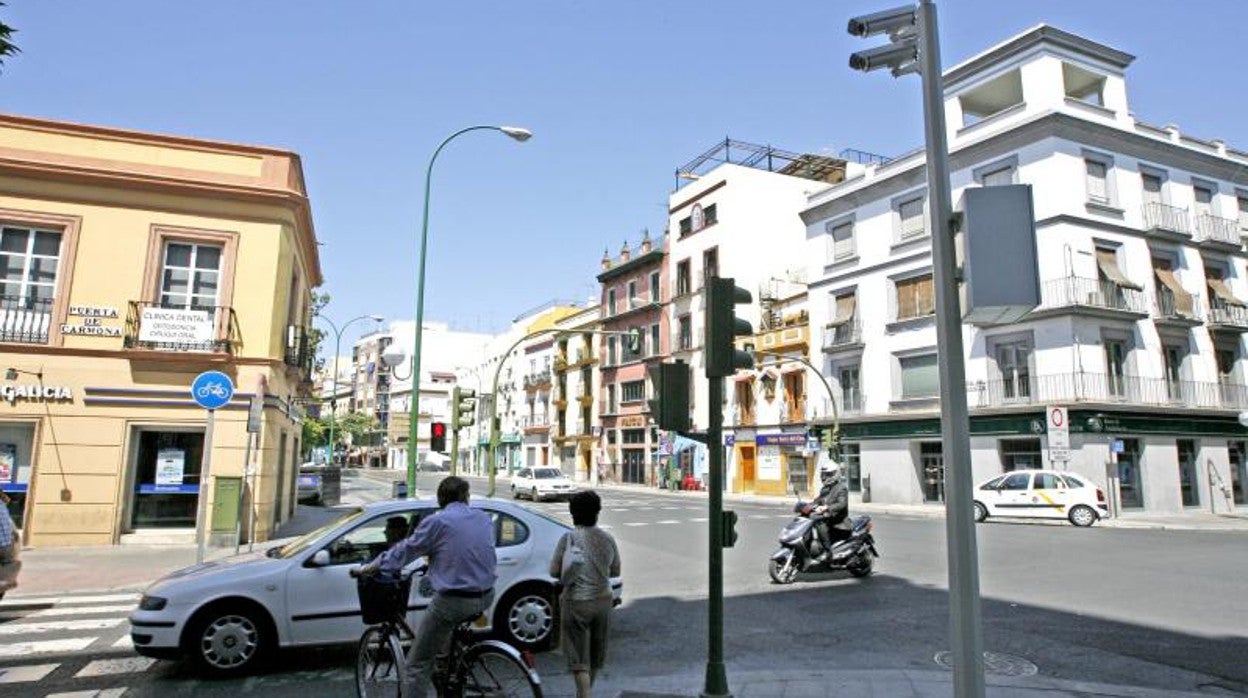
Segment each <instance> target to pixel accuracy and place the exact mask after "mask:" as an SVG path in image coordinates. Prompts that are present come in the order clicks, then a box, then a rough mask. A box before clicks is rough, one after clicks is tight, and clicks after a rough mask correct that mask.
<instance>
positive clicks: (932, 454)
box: [919, 441, 945, 502]
mask: <svg viewBox="0 0 1248 698" xmlns="http://www.w3.org/2000/svg"><path fill="white" fill-rule="evenodd" d="M919 476H920V478H921V480H922V485H923V501H925V502H943V501H945V456H944V452H943V449H942V447H941V443H940V442H939V441H924V442H923V443H920V444H919Z"/></svg>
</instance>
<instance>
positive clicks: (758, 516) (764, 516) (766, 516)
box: [745, 514, 787, 519]
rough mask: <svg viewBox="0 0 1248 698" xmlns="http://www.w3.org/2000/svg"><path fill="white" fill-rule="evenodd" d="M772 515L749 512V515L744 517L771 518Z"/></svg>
mask: <svg viewBox="0 0 1248 698" xmlns="http://www.w3.org/2000/svg"><path fill="white" fill-rule="evenodd" d="M772 516H773V515H772V514H750V515H749V516H747V517H745V518H747V519H770V518H772ZM786 518H787V517H786Z"/></svg>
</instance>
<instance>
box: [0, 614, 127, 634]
mask: <svg viewBox="0 0 1248 698" xmlns="http://www.w3.org/2000/svg"><path fill="white" fill-rule="evenodd" d="M124 622H126V619H125V618H92V619H87V620H57V621H48V622H46V623H5V624H3V625H0V635H24V634H27V633H47V632H53V631H56V630H103V629H104V628H115V627H117V626H119V625H121V624H122V623H124ZM92 639H94V638H92Z"/></svg>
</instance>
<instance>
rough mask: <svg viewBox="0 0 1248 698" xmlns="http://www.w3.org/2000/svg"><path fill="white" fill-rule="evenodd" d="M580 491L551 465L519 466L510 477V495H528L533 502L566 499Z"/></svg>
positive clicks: (560, 471)
mask: <svg viewBox="0 0 1248 698" xmlns="http://www.w3.org/2000/svg"><path fill="white" fill-rule="evenodd" d="M580 491H581V488H580V487H577V485H576V483H575V482H572V481H571V480H569V479H568V478H567V476H565V475H564V474H563V471H562V470H560V469H558V468H556V467H554V466H553V465H537V466H530V467H526V468H521V469H519V470H517V471H516V474H515V475H513V476H512V478H511V496H513V497H517V498H519V497H528V498H529V499H531V500H533V501H535V502H540V501H542V500H545V499H567V498H569V497H571V496H572V495H574V494H576V493H577V492H580Z"/></svg>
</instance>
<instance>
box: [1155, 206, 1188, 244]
mask: <svg viewBox="0 0 1248 698" xmlns="http://www.w3.org/2000/svg"><path fill="white" fill-rule="evenodd" d="M1144 229H1145V230H1149V231H1153V232H1159V233H1172V234H1176V235H1188V236H1190V235H1191V234H1192V225H1191V222H1190V219H1189V218H1188V215H1187V209H1185V208H1179V207H1178V206H1171V205H1169V204H1162V203H1157V202H1151V203H1147V204H1144Z"/></svg>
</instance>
